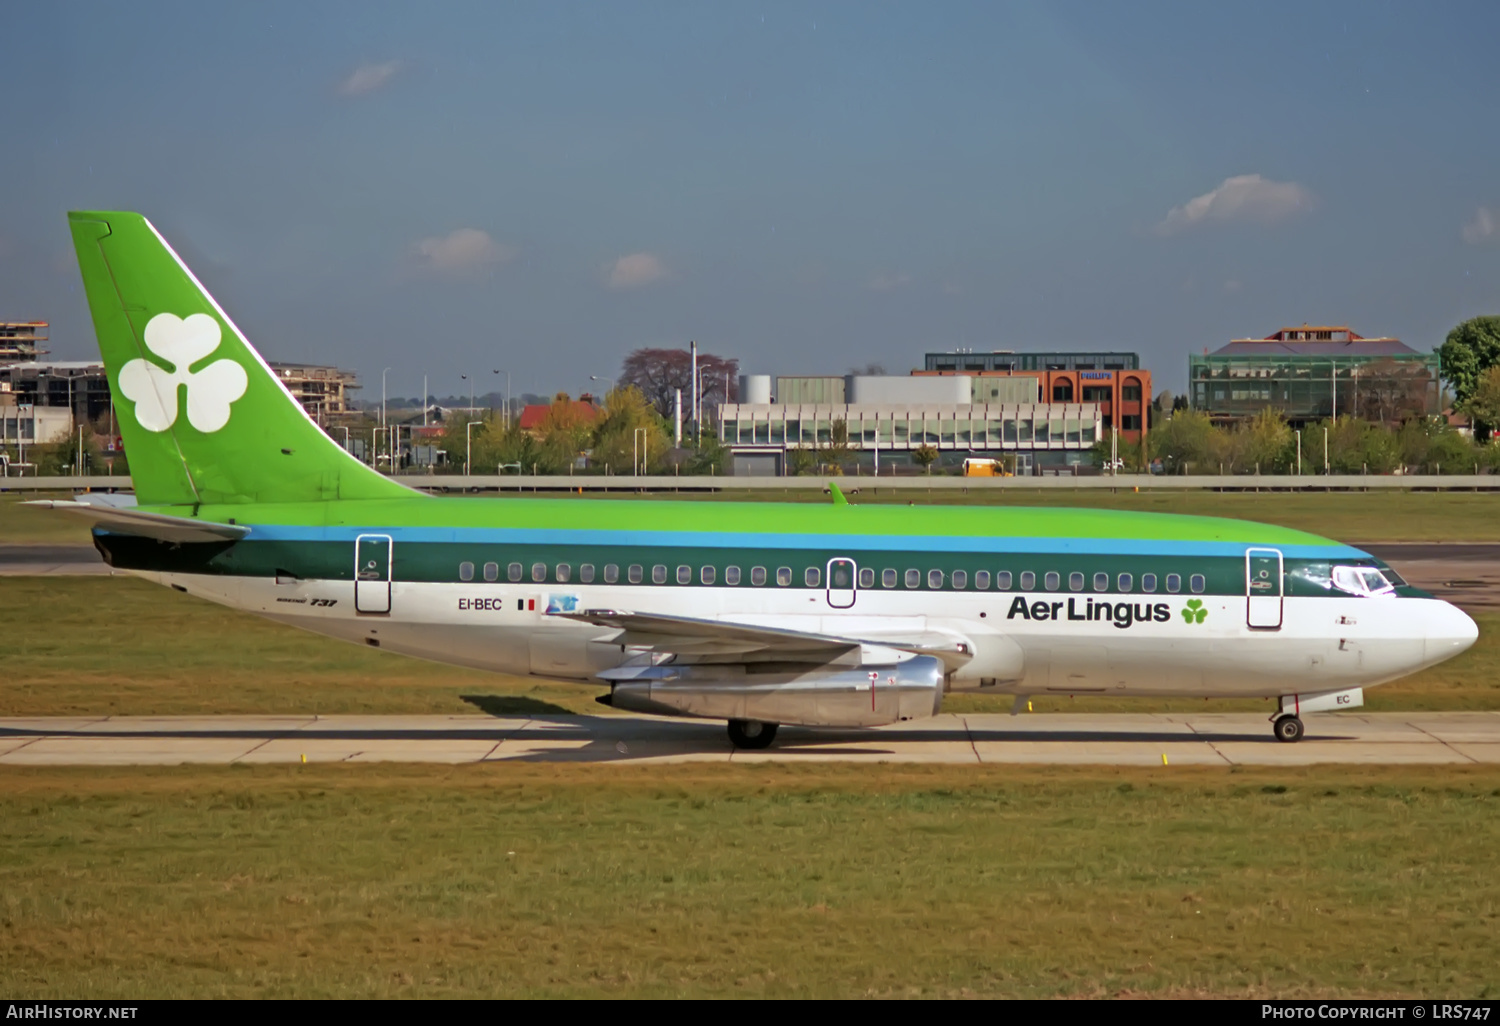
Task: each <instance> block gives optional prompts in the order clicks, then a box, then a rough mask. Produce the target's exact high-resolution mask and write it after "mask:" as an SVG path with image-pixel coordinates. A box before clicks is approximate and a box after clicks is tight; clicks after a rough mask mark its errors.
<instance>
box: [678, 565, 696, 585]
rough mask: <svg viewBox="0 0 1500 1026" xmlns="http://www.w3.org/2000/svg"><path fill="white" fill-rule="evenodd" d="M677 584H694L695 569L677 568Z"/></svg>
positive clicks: (687, 567) (688, 567)
mask: <svg viewBox="0 0 1500 1026" xmlns="http://www.w3.org/2000/svg"><path fill="white" fill-rule="evenodd" d="M677 583H678V584H692V583H693V568H692V567H690V566H680V567H678V568H677Z"/></svg>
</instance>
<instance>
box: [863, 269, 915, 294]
mask: <svg viewBox="0 0 1500 1026" xmlns="http://www.w3.org/2000/svg"><path fill="white" fill-rule="evenodd" d="M910 284H911V275H909V274H907V273H906V272H905V271H897V272H896V273H895V274H877V275H876V276H875V277H873V278H871V279H870V289H871V290H872V291H874V292H889V291H890V290H891V289H899V288H901V287H902V286H903V285H910Z"/></svg>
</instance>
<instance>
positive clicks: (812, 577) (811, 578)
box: [802, 566, 822, 588]
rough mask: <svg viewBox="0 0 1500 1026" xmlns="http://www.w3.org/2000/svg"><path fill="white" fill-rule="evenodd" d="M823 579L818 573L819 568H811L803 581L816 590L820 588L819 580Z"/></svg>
mask: <svg viewBox="0 0 1500 1026" xmlns="http://www.w3.org/2000/svg"><path fill="white" fill-rule="evenodd" d="M821 577H822V575H821V574H820V573H818V568H817V567H815V566H810V567H808V568H807V569H806V570H805V571H804V572H803V574H802V581H803V583H804V584H806V585H807V586H808V587H809V588H816V587H817V586H818V580H819V578H821Z"/></svg>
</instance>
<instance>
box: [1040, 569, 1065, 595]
mask: <svg viewBox="0 0 1500 1026" xmlns="http://www.w3.org/2000/svg"><path fill="white" fill-rule="evenodd" d="M1043 580H1044V581H1046V582H1047V590H1048V591H1056V590H1057V588H1058V585H1060V584H1062V578H1061V577H1059V576H1057V571H1056V570H1048V571H1047V576H1046V577H1044V578H1043Z"/></svg>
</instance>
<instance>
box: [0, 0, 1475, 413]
mask: <svg viewBox="0 0 1500 1026" xmlns="http://www.w3.org/2000/svg"><path fill="white" fill-rule="evenodd" d="M0 38H4V39H5V40H6V41H7V44H8V45H7V48H6V49H7V74H6V81H5V85H4V86H3V88H0V124H3V125H4V126H5V129H6V138H7V140H8V143H9V145H10V147H11V152H10V154H9V158H8V159H7V161H6V162H5V164H4V165H3V166H0V319H23V320H25V319H34V318H35V319H45V320H50V321H52V322H53V343H52V348H53V350H54V353H55V355H56V356H58V357H59V358H85V357H90V356H92V355H93V354H94V352H95V350H94V344H93V338H92V331H91V328H90V326H89V321H88V313H87V308H86V305H85V304H84V301H83V297H82V292H81V289H80V288H79V286H78V282H77V268H76V265H75V264H74V261H73V256H72V251H71V245H70V242H69V239H68V235H67V230H66V223H65V220H64V216H63V215H64V212H65V211H66V210H68V209H74V208H127V209H136V210H140V211H141V212H142V213H145V214H146V215H147V216H148V217H150V218H151V219H152V220H153V221H154V222H155V223H156V225H157V227H158V228H159V229H160V230H161V231H162V232H163V234H164V235H166V237H167V238H168V239H169V240H170V241H172V242H173V244H174V245H175V246H177V248H178V249H179V251H180V252H181V253H182V254H183V256H184V257H185V258H186V259H187V260H188V262H189V263H190V264H191V265H192V266H193V267H194V269H195V270H196V271H197V272H198V273H199V275H200V277H201V278H203V280H204V281H205V283H206V284H208V285H209V287H210V288H211V289H212V290H213V291H214V293H215V295H216V296H217V297H218V299H219V300H220V302H221V303H223V305H224V306H225V308H226V309H227V310H228V311H229V312H230V313H231V314H232V315H233V316H234V317H235V319H236V320H237V321H238V322H239V323H240V325H241V327H243V328H244V329H245V330H246V332H247V333H248V334H249V335H250V338H251V340H252V341H253V342H254V343H255V344H256V345H257V347H258V348H260V349H261V351H262V352H263V353H265V355H266V356H267V357H268V358H270V359H285V360H306V361H311V362H329V363H337V364H339V365H342V366H347V367H351V368H353V369H355V370H357V371H358V372H359V373H360V375H361V376H362V378H363V379H364V382H365V389H364V391H363V393H362V394H363V395H364V396H365V397H366V398H372V397H373V398H378V397H379V389H380V382H379V379H380V374H381V371H382V368H384V367H390V368H391V370H390V372H389V375H388V381H389V387H390V392H391V394H392V395H415V394H417V393H418V392H419V391H420V387H421V380H422V375H423V374H424V373H426V374H428V375H429V378H430V384H429V387H430V389H431V390H432V391H433V392H435V393H438V394H447V393H458V392H460V391H464V390H466V386H465V385H464V384H463V383H462V382H461V381H460V379H459V375H461V374H476V375H480V376H488V377H490V379H491V380H492V381H493V380H501V377H502V376H496V375H492V374H490V372H491V371H493V370H495V369H500V370H510V371H511V372H512V377H513V382H514V387H515V389H516V391H517V392H520V391H535V392H550V391H553V390H558V389H563V390H567V391H570V392H573V393H577V392H579V391H582V390H585V389H587V388H588V387H589V385H590V381H589V376H590V375H599V376H600V377H612V376H613V375H615V374H617V373H618V369H619V366H620V362H621V359H622V358H623V356H624V355H625V353H626V352H628V351H629V350H630V349H632V348H635V347H637V346H642V345H683V346H685V345H686V343H687V341H688V340H689V339H696V340H698V342H699V343H700V345H702V346H704V347H705V348H707V349H709V350H711V351H714V352H718V353H720V354H722V355H726V356H736V357H738V358H739V359H740V361H741V365H742V367H743V369H745V370H746V371H751V372H760V373H772V374H794V373H842V372H844V371H846V370H847V369H848V368H850V367H851V366H854V365H863V364H865V363H867V362H871V361H877V362H880V363H883V364H884V365H885V366H886V367H887V368H889V369H890V370H892V371H897V372H900V371H905V370H907V369H909V368H911V367H913V366H917V365H919V364H920V362H921V354H922V353H923V352H924V351H927V350H928V349H948V348H952V347H956V346H968V347H972V348H975V349H995V348H1007V349H1038V348H1050V347H1069V348H1100V349H1121V348H1124V349H1134V350H1137V351H1139V352H1140V353H1141V355H1142V358H1143V359H1144V360H1145V362H1146V365H1147V366H1149V367H1151V368H1152V369H1153V370H1154V371H1155V373H1156V375H1157V383H1158V387H1162V386H1165V387H1169V388H1173V389H1180V388H1181V386H1182V384H1183V382H1184V379H1185V376H1186V357H1187V354H1188V353H1189V352H1192V351H1201V350H1202V349H1203V348H1204V347H1205V346H1207V347H1217V346H1219V345H1221V344H1222V343H1223V342H1224V341H1226V340H1227V339H1229V338H1231V337H1242V336H1247V335H1264V334H1267V333H1269V332H1271V331H1274V330H1275V329H1277V328H1278V327H1281V326H1282V325H1285V324H1300V323H1303V322H1312V323H1319V322H1323V323H1348V324H1350V325H1351V326H1352V327H1353V328H1354V329H1355V330H1356V331H1360V332H1362V333H1364V334H1367V335H1372V334H1393V335H1397V336H1399V337H1401V338H1402V339H1404V340H1406V341H1407V342H1409V343H1410V344H1412V345H1414V346H1416V347H1418V348H1423V349H1427V348H1431V347H1432V346H1434V345H1436V344H1438V343H1440V342H1441V341H1442V337H1443V335H1444V334H1445V333H1446V332H1447V330H1448V329H1449V328H1450V327H1452V325H1453V324H1455V323H1456V322H1457V321H1459V320H1461V319H1463V318H1466V317H1471V316H1474V315H1477V314H1481V313H1500V133H1497V132H1496V131H1495V126H1496V124H1497V122H1500V65H1497V64H1496V63H1495V61H1494V56H1493V54H1494V46H1493V44H1494V40H1495V39H1496V38H1500V5H1496V4H1494V3H1492V2H1490V3H1485V2H1479V3H1458V2H1455V3H1443V4H1415V3H1413V4H1391V3H1379V2H1373V0H1363V2H1355V3H1333V2H1330V3H1318V4H1302V3H1286V4H1278V3H1266V2H1258V3H1243V4H1237V3H1225V4H1214V5H1207V4H1201V3H1181V4H1159V3H1136V2H1133V3H1128V4H1127V3H1100V4H1079V3H1061V2H1056V0H1053V2H1047V3H1038V4H1019V3H1017V4H1007V3H999V2H982V3H972V4H971V3H938V4H921V3H915V2H913V3H874V2H857V3H856V2H853V0H846V2H839V3H814V2H808V3H738V2H731V0H723V2H714V3H680V4H676V3H672V4H669V3H626V2H620V0H615V2H608V3H557V2H554V3H520V2H514V3H504V4H496V3H488V2H485V3H475V4H446V3H433V4H424V5H418V4H413V3H402V4H387V5H381V4H375V3H369V2H361V3H351V4H339V3H322V4H302V3H297V4H274V3H273V4H265V3H261V4H254V5H250V4H244V5H218V4H207V5H206V4H201V3H180V4H163V3H144V2H143V3H137V4H131V5H122V4H81V3H56V4H26V5H22V4H8V5H3V6H0ZM483 390H484V387H483V386H481V391H483Z"/></svg>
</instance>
